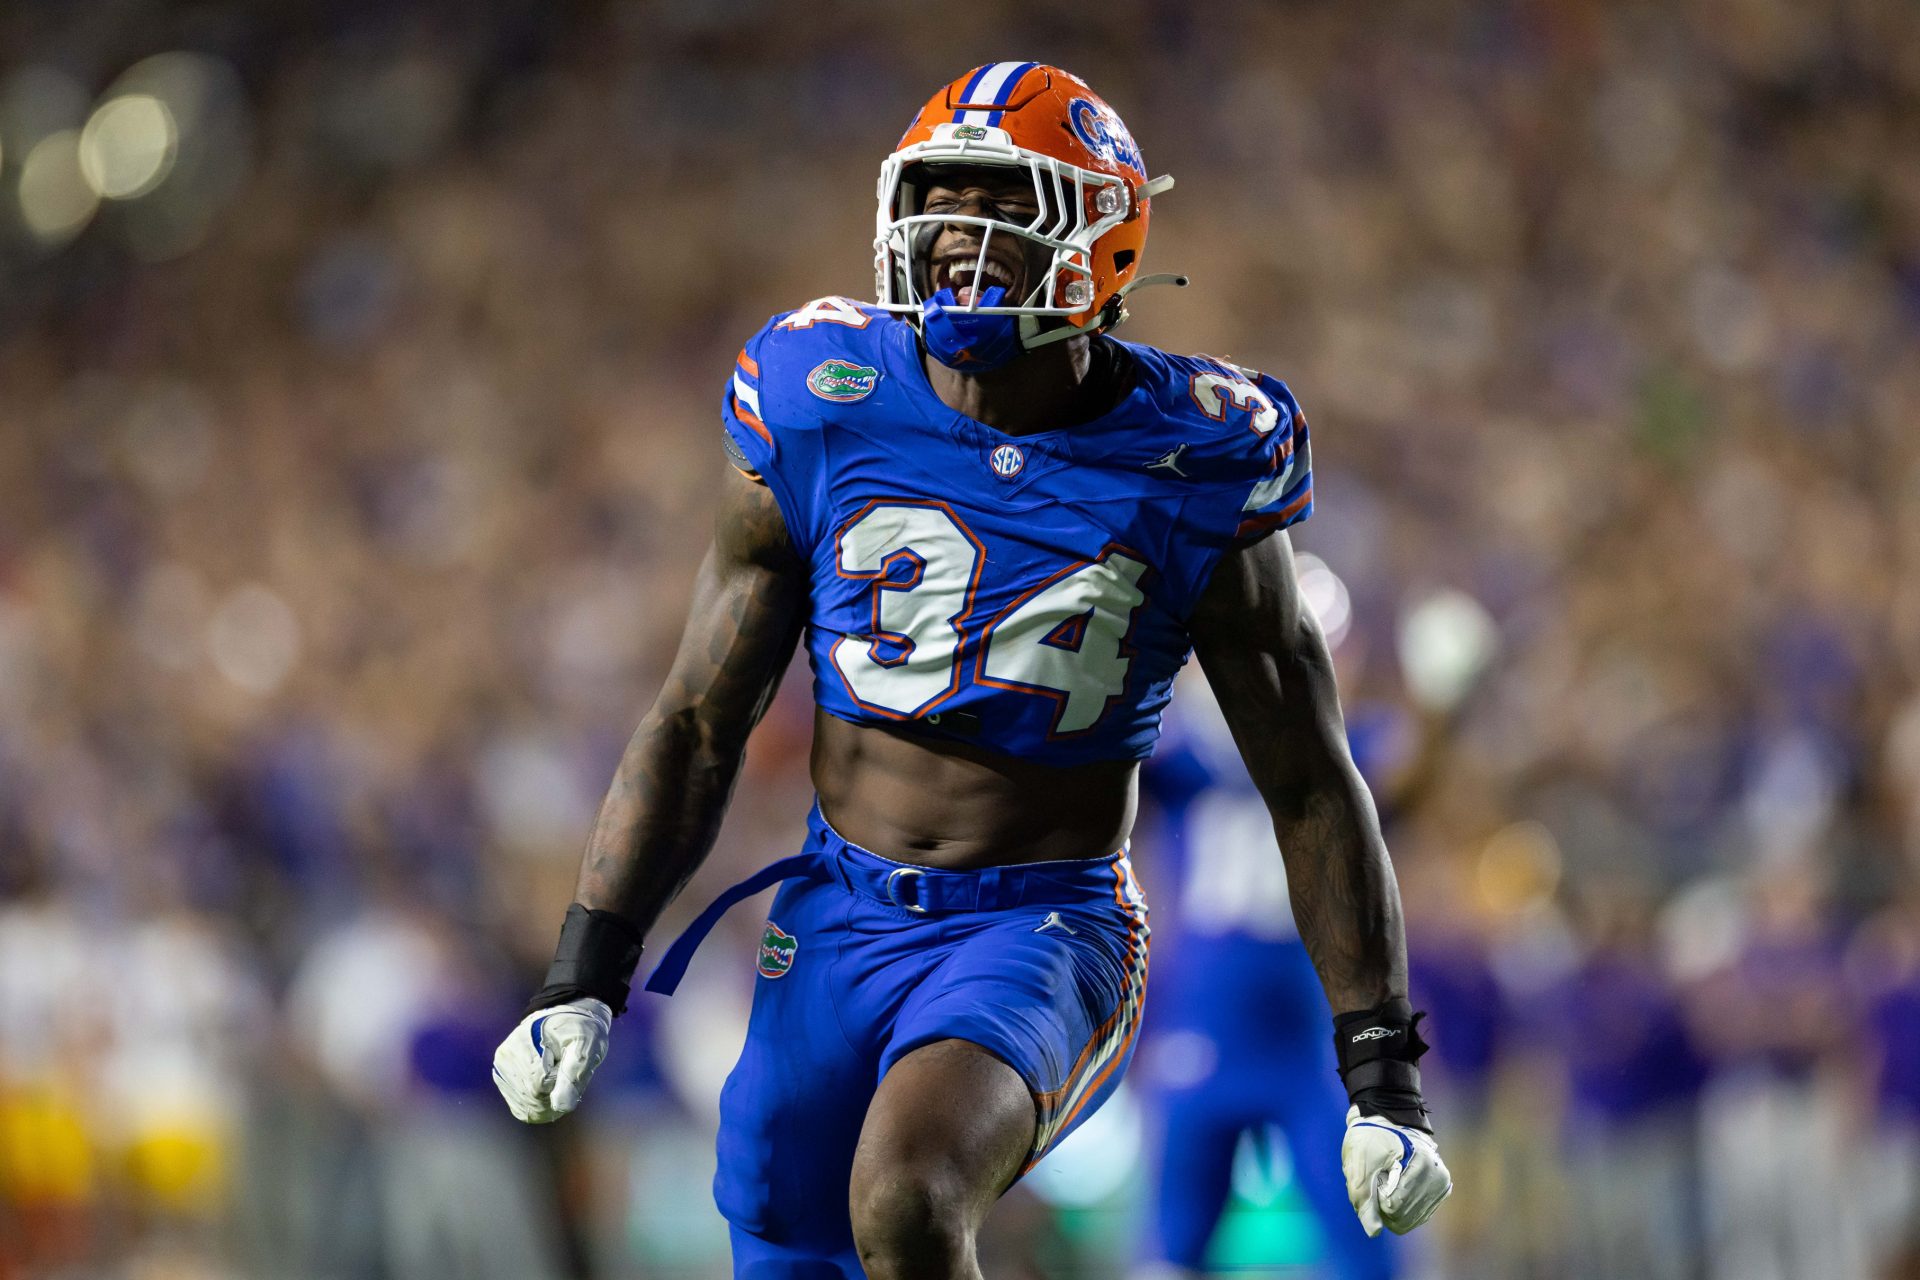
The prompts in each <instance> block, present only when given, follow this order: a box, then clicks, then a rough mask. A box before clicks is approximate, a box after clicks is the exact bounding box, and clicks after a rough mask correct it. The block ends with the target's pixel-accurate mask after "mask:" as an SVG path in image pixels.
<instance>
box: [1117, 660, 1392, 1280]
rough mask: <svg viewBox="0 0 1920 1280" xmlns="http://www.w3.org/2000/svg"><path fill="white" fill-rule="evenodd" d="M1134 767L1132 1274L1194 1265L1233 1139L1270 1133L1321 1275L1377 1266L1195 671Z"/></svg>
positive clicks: (1235, 777) (1293, 947)
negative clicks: (1148, 1006)
mask: <svg viewBox="0 0 1920 1280" xmlns="http://www.w3.org/2000/svg"><path fill="white" fill-rule="evenodd" d="M1177 690H1178V699H1177V701H1176V702H1175V703H1174V705H1173V707H1172V709H1170V711H1169V712H1168V715H1167V719H1166V724H1165V728H1164V730H1163V732H1162V736H1161V741H1160V745H1159V748H1158V750H1156V751H1155V752H1154V757H1153V761H1152V763H1151V764H1149V765H1148V766H1147V768H1146V769H1145V771H1144V773H1143V783H1144V788H1145V791H1146V794H1147V796H1148V798H1149V799H1151V800H1152V801H1153V803H1154V805H1155V807H1156V808H1157V810H1158V812H1159V816H1160V818H1161V823H1162V826H1161V828H1160V831H1161V838H1160V839H1159V840H1157V841H1155V843H1154V845H1153V848H1152V854H1153V860H1152V862H1151V863H1150V866H1149V879H1150V880H1152V881H1154V882H1156V883H1162V884H1167V885H1170V886H1173V887H1174V901H1173V902H1171V903H1166V904H1164V905H1163V907H1162V910H1163V911H1164V912H1165V913H1166V914H1167V915H1168V916H1169V917H1170V928H1169V927H1166V926H1163V928H1162V930H1161V932H1162V936H1163V938H1167V941H1165V942H1163V944H1162V948H1161V954H1160V957H1159V960H1158V969H1157V970H1156V973H1155V978H1156V982H1155V987H1154V1002H1153V1005H1152V1011H1151V1012H1150V1013H1149V1015H1148V1017H1147V1020H1146V1029H1145V1032H1144V1038H1143V1042H1142V1048H1141V1059H1142V1061H1141V1065H1140V1074H1141V1076H1142V1082H1143V1084H1144V1085H1145V1090H1144V1094H1145V1098H1146V1101H1147V1106H1148V1110H1149V1114H1150V1116H1151V1117H1152V1119H1151V1121H1150V1126H1151V1132H1152V1141H1151V1143H1150V1150H1151V1152H1152V1156H1151V1159H1152V1191H1151V1197H1152V1198H1151V1201H1150V1205H1149V1223H1150V1228H1151V1229H1150V1232H1149V1236H1148V1240H1147V1244H1146V1248H1145V1250H1144V1255H1143V1256H1144V1257H1146V1258H1147V1259H1149V1260H1150V1263H1151V1264H1155V1265H1149V1266H1147V1267H1146V1268H1143V1269H1142V1270H1140V1271H1139V1272H1137V1273H1136V1274H1137V1277H1138V1280H1183V1278H1185V1277H1190V1276H1198V1275H1201V1274H1204V1273H1205V1272H1206V1271H1207V1269H1208V1268H1207V1266H1206V1259H1207V1250H1208V1245H1209V1242H1210V1241H1211V1240H1212V1238H1213V1235H1214V1232H1215V1229H1216V1228H1217V1227H1218V1226H1219V1223H1220V1217H1221V1213H1222V1211H1223V1210H1224V1209H1225V1208H1226V1205H1227V1201H1228V1198H1229V1196H1230V1194H1231V1181H1232V1177H1233V1170H1234V1163H1235V1155H1236V1152H1237V1151H1238V1150H1239V1148H1240V1146H1241V1143H1242V1142H1243V1141H1254V1142H1265V1141H1267V1139H1268V1136H1269V1135H1270V1134H1275V1133H1277V1134H1278V1135H1279V1136H1281V1137H1282V1138H1283V1139H1284V1141H1285V1143H1286V1147H1287V1151H1288V1154H1289V1156H1290V1167H1291V1168H1292V1170H1293V1176H1294V1179H1295V1181H1296V1183H1297V1185H1298V1186H1299V1188H1300V1190H1301V1193H1302V1195H1303V1196H1304V1198H1305V1200H1306V1203H1307V1205H1308V1207H1309V1208H1311V1209H1312V1211H1313V1217H1314V1221H1315V1223H1316V1224H1317V1226H1318V1228H1319V1234H1320V1241H1321V1250H1322V1260H1323V1266H1324V1274H1325V1275H1326V1276H1328V1277H1329V1278H1330V1280H1388V1278H1389V1277H1392V1276H1394V1275H1396V1274H1398V1270H1397V1267H1396V1255H1397V1252H1398V1250H1397V1249H1396V1248H1395V1247H1394V1246H1395V1245H1396V1244H1397V1243H1398V1242H1390V1241H1388V1240H1370V1239H1368V1237H1367V1234H1366V1232H1365V1231H1363V1230H1362V1229H1361V1228H1360V1224H1359V1223H1358V1222H1356V1221H1355V1220H1354V1217H1353V1214H1352V1213H1351V1211H1350V1210H1349V1208H1348V1204H1347V1192H1346V1185H1345V1182H1344V1181H1343V1180H1342V1176H1341V1171H1340V1166H1339V1162H1338V1160H1337V1159H1336V1158H1335V1156H1336V1151H1337V1148H1338V1145H1339V1131H1340V1123H1339V1110H1340V1107H1339V1104H1340V1093H1339V1090H1338V1087H1337V1085H1336V1083H1335V1081H1336V1077H1335V1074H1334V1066H1335V1062H1334V1052H1333V1046H1332V1044H1330V1043H1329V1042H1328V1040H1327V1036H1326V1032H1325V1027H1326V1023H1325V1019H1326V1015H1327V1009H1326V1001H1325V998H1324V997H1323V996H1322V994H1321V991H1320V984H1319V982H1318V980H1317V978H1316V977H1315V975H1314V970H1313V963H1312V960H1311V959H1310V958H1309V956H1308V954H1307V949H1306V947H1305V946H1304V945H1303V944H1302V943H1301V941H1300V935H1299V931H1298V930H1297V929H1296V927H1295V925H1294V921H1293V909H1292V904H1291V902H1290V901H1289V899H1288V894H1287V878H1286V874H1285V869H1284V867H1283V866H1282V864H1281V861H1280V851H1279V849H1278V848H1276V847H1275V845H1274V839H1273V825H1272V823H1271V822H1270V821H1269V820H1268V818H1267V811H1266V806H1265V804H1264V803H1263V802H1262V801H1261V799H1260V793H1259V791H1258V790H1257V789H1255V787H1254V785H1253V782H1252V780H1251V779H1250V778H1249V777H1248V776H1247V771H1246V767H1245V766H1244V765H1243V764H1242V763H1241V762H1240V757H1239V754H1238V753H1237V752H1236V750H1235V749H1234V745H1233V738H1232V734H1231V731H1230V730H1229V728H1228V726H1227V721H1226V718H1225V716H1223V715H1222V714H1221V712H1220V707H1219V704H1218V702H1217V701H1216V700H1215V699H1214V696H1213V691H1212V689H1211V688H1209V687H1208V685H1207V682H1206V678H1205V677H1204V676H1202V675H1200V674H1199V673H1198V672H1197V671H1193V670H1191V669H1189V671H1187V672H1186V673H1183V674H1182V676H1181V678H1180V679H1179V681H1178V682H1177Z"/></svg>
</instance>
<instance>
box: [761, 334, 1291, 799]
mask: <svg viewBox="0 0 1920 1280" xmlns="http://www.w3.org/2000/svg"><path fill="white" fill-rule="evenodd" d="M1122 345H1123V346H1124V347H1125V348H1126V351H1127V352H1128V353H1129V355H1130V356H1131V364H1132V373H1131V378H1130V382H1129V384H1128V387H1127V390H1126V393H1125V395H1124V396H1122V398H1121V399H1120V402H1119V403H1118V404H1117V405H1115V406H1114V407H1113V409H1112V410H1110V411H1109V412H1107V413H1105V414H1103V415H1101V416H1100V417H1098V418H1096V419H1094V420H1093V421H1091V422H1084V423H1079V424H1076V425H1074V426H1071V427H1065V428H1061V429H1059V430H1055V431H1047V432H1041V433H1038V434H1034V435H1023V436H1012V435H1007V434H1005V433H1003V432H1000V431H997V430H995V429H994V428H992V427H989V426H987V425H985V424H984V423H980V422H976V421H974V420H973V419H971V418H968V417H965V416H964V415H961V414H958V413H955V412H954V411H953V410H952V409H950V408H948V407H947V406H946V404H945V403H943V402H942V401H941V399H940V398H939V396H937V395H936V394H935V393H934V391H933V388H932V386H931V385H930V384H929V383H928V381H927V377H926V372H925V369H924V367H923V366H922V364H921V356H920V351H919V346H918V342H917V338H916V334H915V332H914V330H913V328H912V327H911V325H910V324H908V323H907V322H905V321H902V320H899V319H896V318H894V317H892V316H890V315H888V314H887V313H885V312H881V311H878V310H876V309H874V308H871V307H867V306H863V305H861V304H859V303H855V302H852V301H849V300H848V299H845V298H826V299H821V300H820V301H817V302H813V303H810V304H808V305H807V306H805V307H802V308H801V309H800V310H798V311H793V312H789V313H787V314H785V315H781V316H776V317H775V318H774V319H773V320H772V321H770V322H769V323H768V324H767V326H766V327H765V328H763V329H762V330H760V332H759V333H757V334H755V335H754V336H753V338H752V339H751V340H750V341H749V342H748V343H747V345H746V348H745V350H743V351H742V352H741V353H740V359H739V362H738V365H737V367H736V368H735V370H734V372H733V375H732V377H731V378H730V379H729V380H728V383H727V391H726V395H725V399H724V409H723V420H724V422H725V425H726V429H727V433H728V435H729V437H730V438H731V440H732V442H733V446H734V456H735V461H736V464H737V465H741V466H743V467H746V468H748V469H751V470H752V471H753V472H755V473H757V474H758V475H759V476H760V477H761V478H762V479H764V480H765V482H766V484H767V486H768V488H769V489H771V490H772V492H773V495H774V498H775V500H776V501H777V502H778V503H779V506H780V511H781V514H782V515H783V516H784V517H785V519H786V524H787V529H788V532H789V533H790V535H791V536H792V539H793V543H794V546H795V547H796V548H797V549H798V551H799V552H800V554H801V555H802V556H803V557H804V558H805V559H806V561H807V563H808V565H809V568H810V573H811V592H810V596H811V608H810V613H809V617H808V620H807V650H808V656H809V658H810V659H811V661H812V665H813V674H814V698H815V700H816V701H817V702H818V703H819V705H820V707H821V708H822V709H823V710H825V711H827V712H828V713H829V714H831V715H835V716H838V717H840V718H841V719H843V720H850V721H852V722H854V723H856V724H885V723H893V724H900V723H905V724H909V725H911V726H913V727H914V728H916V729H917V730H920V731H922V732H926V733H931V734H935V735H938V736H942V737H950V738H956V739H960V740H964V741H968V742H972V743H974V744H976V745H978V746H981V747H984V748H986V749H988V750H992V751H996V752H1000V753H1002V754H1006V755H1014V756H1020V757H1023V758H1027V759H1033V760H1040V761H1044V762H1046V763H1051V764H1057V765H1073V764H1080V763H1085V762H1088V761H1094V760H1113V759H1139V758H1141V757H1144V756H1146V755H1147V754H1149V753H1150V752H1151V751H1152V749H1153V742H1154V739H1155V737H1156V736H1157V734H1158V732H1159V722H1160V710H1161V708H1162V707H1163V706H1165V705H1166V702H1167V698H1168V695H1169V692H1170V690H1171V687H1172V684H1173V677H1174V675H1175V674H1176V673H1177V672H1178V671H1179V669H1180V667H1181V665H1182V664H1183V663H1184V662H1185V661H1186V658H1187V654H1188V652H1189V650H1190V648H1191V644H1190V641H1189V639H1188V634H1187V626H1186V620H1187V618H1188V616H1189V615H1190V614H1191V612H1192V610H1193V608H1194V605H1195V603H1196V602H1197V601H1198V599H1199V597H1200V593H1201V591H1202V590H1203V589H1204V588H1205V586H1206V583H1207V579H1208V577H1209V576H1210V575H1211V573H1212V571H1213V567H1214V565H1215V564H1216V563H1218V561H1219V559H1220V557H1221V555H1222V554H1223V553H1224V552H1225V551H1226V550H1227V549H1228V548H1229V547H1231V546H1232V545H1234V543H1235V542H1236V541H1237V540H1240V539H1245V538H1250V537H1255V536H1258V535H1260V534H1262V533H1265V532H1267V531H1269V530H1273V529H1279V528H1284V527H1285V526H1287V525H1289V524H1293V523H1295V522H1297V521H1299V520H1303V519H1305V518H1306V517H1307V515H1308V514H1310V513H1311V511H1312V510H1313V489H1312V475H1311V466H1310V461H1309V455H1308V448H1307V432H1306V421H1305V419H1304V418H1302V417H1301V415H1300V411H1299V407H1298V405H1297V404H1296V403H1295V401H1294V399H1293V396H1292V394H1291V393H1289V392H1288V390H1287V388H1286V387H1285V386H1284V385H1282V384H1281V383H1280V382H1278V381H1276V380H1275V379H1272V378H1268V377H1265V376H1263V375H1260V374H1257V373H1253V372H1251V371H1248V370H1244V369H1241V368H1238V367H1237V366H1234V365H1230V364H1226V363H1224V362H1222V361H1216V360H1208V359H1198V358H1191V357H1185V356H1174V355H1168V354H1167V353H1165V352H1162V351H1158V350H1156V349H1154V348H1152V347H1146V346H1140V345H1136V344H1132V343H1125V344H1122Z"/></svg>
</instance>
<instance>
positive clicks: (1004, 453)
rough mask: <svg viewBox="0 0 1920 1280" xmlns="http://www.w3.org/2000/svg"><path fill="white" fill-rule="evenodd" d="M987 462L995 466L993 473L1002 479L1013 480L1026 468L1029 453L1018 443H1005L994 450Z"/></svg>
mask: <svg viewBox="0 0 1920 1280" xmlns="http://www.w3.org/2000/svg"><path fill="white" fill-rule="evenodd" d="M987 463H988V465H989V466H991V467H992V468H993V474H995V475H997V476H999V477H1000V478H1001V479H1002V480H1011V479H1013V478H1014V477H1015V476H1017V475H1019V474H1020V473H1021V472H1022V471H1023V470H1025V469H1026V465H1027V455H1026V454H1024V453H1022V452H1021V451H1020V449H1019V447H1018V446H1017V445H1011V444H1003V445H1001V446H1000V447H999V448H998V449H995V450H994V451H993V455H992V456H991V457H990V458H988V459H987Z"/></svg>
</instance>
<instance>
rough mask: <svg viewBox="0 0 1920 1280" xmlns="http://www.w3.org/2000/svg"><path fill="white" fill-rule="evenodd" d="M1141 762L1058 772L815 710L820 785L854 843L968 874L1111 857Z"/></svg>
mask: <svg viewBox="0 0 1920 1280" xmlns="http://www.w3.org/2000/svg"><path fill="white" fill-rule="evenodd" d="M1139 773H1140V763H1139V761H1137V760H1103V761H1097V762H1095V763H1092V764H1083V765H1071V766H1064V767H1062V766H1057V765H1042V764H1036V763H1034V762H1032V761H1030V760H1017V759H1015V758H1013V757H1011V756H1004V755H999V754H997V753H994V752H990V751H982V750H980V749H979V748H978V747H973V746H969V745H967V744H965V743H960V742H950V741H947V740H944V739H939V738H931V737H921V736H919V735H916V734H913V733H910V732H908V731H906V730H903V729H892V728H886V727H881V726H874V725H858V724H853V723H851V722H849V721H846V720H842V719H839V718H838V717H836V716H831V715H828V714H827V713H826V712H824V711H819V712H816V713H815V715H814V720H813V785H814V789H815V790H816V791H818V792H819V795H820V811H821V813H822V814H824V815H825V816H826V819H827V822H828V823H829V824H830V825H831V826H832V827H833V829H834V830H835V831H837V832H839V833H840V834H841V835H842V836H843V837H845V838H846V839H847V840H849V841H851V842H852V843H854V844H857V845H859V846H860V847H861V848H863V849H869V850H871V851H873V852H874V853H877V854H880V855H882V856H883V857H888V858H893V859H896V860H898V861H901V862H911V863H916V864H918V865H920V866H926V867H940V868H943V869H946V870H953V871H967V870H975V869H977V868H980V867H992V866H1007V865H1011V864H1015V863H1022V862H1053V861H1059V860H1062V859H1070V858H1098V857H1104V856H1105V855H1107V854H1110V853H1112V852H1113V851H1114V850H1116V849H1118V848H1120V846H1121V845H1123V844H1125V843H1126V840H1127V835H1128V833H1129V832H1130V831H1132V829H1133V817H1134V810H1135V808H1136V805H1137V802H1138V787H1137V781H1138V777H1139Z"/></svg>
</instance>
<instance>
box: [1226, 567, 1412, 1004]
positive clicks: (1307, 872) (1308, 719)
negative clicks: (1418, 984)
mask: <svg viewBox="0 0 1920 1280" xmlns="http://www.w3.org/2000/svg"><path fill="white" fill-rule="evenodd" d="M1190 628H1191V632H1192V635H1193V642H1194V648H1195V650H1196V652H1197V653H1198V654H1199V657H1200V665H1201V667H1202V668H1203V669H1204V670H1205V671H1206V674H1207V680H1208V682H1209V683H1210V684H1211V685H1212V686H1213V690H1214V693H1215V695H1216V696H1217V697H1218V698H1219V700H1220V708H1221V710H1222V711H1223V712H1225V713H1226V717H1227V723H1228V724H1229V725H1230V726H1231V727H1232V729H1233V738H1234V742H1235V743H1237V744H1238V746H1239V748H1240V755H1241V757H1242V758H1243V759H1244V760H1245V761H1246V764H1247V770H1248V772H1249V773H1251V774H1252V776H1253V781H1254V784H1255V785H1256V786H1258V787H1259V789H1260V794H1261V796H1262V797H1263V798H1264V799H1265V800H1266V802H1267V808H1268V810H1269V811H1270V812H1271V813H1272V814H1273V826H1274V832H1275V834H1276V835H1277V836H1278V837H1279V840H1280V849H1281V854H1282V856H1283V857H1284V858H1285V860H1286V865H1287V884H1288V886H1289V889H1290V891H1291V894H1292V897H1293V916H1294V921H1295V922H1296V923H1297V924H1298V926H1299V929H1300V937H1301V940H1302V941H1304V942H1305V943H1306V946H1307V952H1308V954H1309V955H1311V956H1312V957H1313V964H1314V968H1315V969H1317V970H1318V971H1319V974H1320V982H1321V985H1322V986H1324V987H1325V988H1326V992H1327V1001H1328V1003H1329V1004H1331V1005H1332V1006H1333V1012H1334V1013H1336V1014H1339V1013H1344V1012H1347V1011H1350V1010H1357V1009H1367V1008H1371V1007H1373V1006H1375V1005H1377V1004H1379V1003H1381V1002H1382V1001H1384V1000H1387V999H1389V998H1390V997H1396V996H1398V997H1404V996H1405V995H1406V994H1407V946H1406V934H1405V929H1404V927H1403V925H1402V922H1401V917H1400V890H1399V886H1398V885H1397V884H1396V883H1395V881H1394V878H1393V864H1392V863H1391V862H1390V861H1389V860H1388V858H1387V847H1386V843H1385V841H1383V840H1382V839H1381V837H1380V821H1379V818H1378V817H1377V816H1376V814H1375V812H1374V807H1373V799H1372V797H1371V796H1370V795H1369V794H1368V793H1367V785H1366V783H1365V782H1364V781H1362V780H1361V777H1360V771H1359V770H1358V769H1356V768H1355V767H1354V763H1353V757H1352V756H1351V755H1350V754H1349V752H1348V750H1347V735H1346V727H1345V724H1344V722H1343V721H1342V719H1341V716H1340V696H1339V692H1338V691H1337V690H1336V689H1335V687H1334V679H1333V658H1332V656H1331V655H1330V654H1329V653H1328V652H1327V642H1326V637H1325V636H1323V635H1322V634H1321V632H1320V625H1319V623H1318V622H1316V621H1315V620H1314V617H1313V614H1312V613H1311V612H1309V611H1308V609H1307V607H1306V605H1305V603H1304V602H1303V601H1302V600H1301V598H1300V588H1299V584H1298V582H1297V581H1296V580H1295V578H1294V571H1293V547H1292V544H1291V542H1289V540H1288V538H1287V535H1286V534H1285V533H1275V534H1272V535H1269V536H1268V537H1266V538H1264V539H1262V540H1261V541H1259V542H1256V543H1253V544H1252V545H1250V546H1245V547H1239V548H1236V549H1234V550H1232V551H1230V552H1228V553H1227V555H1226V556H1225V558H1223V559H1222V560H1221V562H1220V565H1219V567H1218V568H1217V569H1216V570H1215V571H1214V575H1213V579H1212V581H1211V582H1210V583H1209V584H1208V585H1207V590H1206V594H1205V595H1204V597H1203V598H1202V599H1201V601H1200V605H1199V607H1198V608H1197V609H1196V610H1195V612H1194V615H1193V618H1192V619H1191V620H1190Z"/></svg>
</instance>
